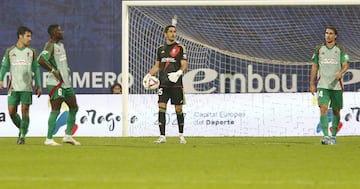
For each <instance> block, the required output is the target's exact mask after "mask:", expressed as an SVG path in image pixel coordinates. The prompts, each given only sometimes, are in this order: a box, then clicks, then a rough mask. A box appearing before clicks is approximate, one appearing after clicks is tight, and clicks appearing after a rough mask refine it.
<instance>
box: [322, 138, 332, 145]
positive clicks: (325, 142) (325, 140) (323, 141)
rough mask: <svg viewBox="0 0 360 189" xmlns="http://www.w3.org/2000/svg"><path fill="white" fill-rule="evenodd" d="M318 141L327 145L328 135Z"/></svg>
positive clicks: (328, 141) (328, 142)
mask: <svg viewBox="0 0 360 189" xmlns="http://www.w3.org/2000/svg"><path fill="white" fill-rule="evenodd" d="M320 143H321V144H323V145H328V144H330V137H328V136H324V138H323V139H321V141H320Z"/></svg>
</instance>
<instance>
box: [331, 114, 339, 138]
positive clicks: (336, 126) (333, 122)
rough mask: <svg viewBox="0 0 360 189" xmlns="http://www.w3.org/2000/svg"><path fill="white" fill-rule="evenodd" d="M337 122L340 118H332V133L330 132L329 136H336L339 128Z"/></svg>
mask: <svg viewBox="0 0 360 189" xmlns="http://www.w3.org/2000/svg"><path fill="white" fill-rule="evenodd" d="M339 122H340V116H335V115H334V116H333V118H332V123H331V124H332V126H331V127H332V131H331V135H332V136H336V134H337V131H338V126H339Z"/></svg>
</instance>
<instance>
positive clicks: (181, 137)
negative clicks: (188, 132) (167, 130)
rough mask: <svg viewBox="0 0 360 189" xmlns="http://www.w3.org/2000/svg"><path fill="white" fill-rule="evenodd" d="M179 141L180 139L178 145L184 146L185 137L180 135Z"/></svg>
mask: <svg viewBox="0 0 360 189" xmlns="http://www.w3.org/2000/svg"><path fill="white" fill-rule="evenodd" d="M179 139H180V144H186V140H185V137H184V136H183V135H180V136H179Z"/></svg>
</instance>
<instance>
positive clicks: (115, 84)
mask: <svg viewBox="0 0 360 189" xmlns="http://www.w3.org/2000/svg"><path fill="white" fill-rule="evenodd" d="M116 86H119V87H120V90H122V88H121V84H120V83H114V85H112V86H111V91H110V92H111V93H113V90H114V88H115V87H116Z"/></svg>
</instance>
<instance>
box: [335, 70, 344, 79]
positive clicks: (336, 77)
mask: <svg viewBox="0 0 360 189" xmlns="http://www.w3.org/2000/svg"><path fill="white" fill-rule="evenodd" d="M342 76H343V75H342V74H341V72H336V73H335V80H340V79H341V78H342Z"/></svg>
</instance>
